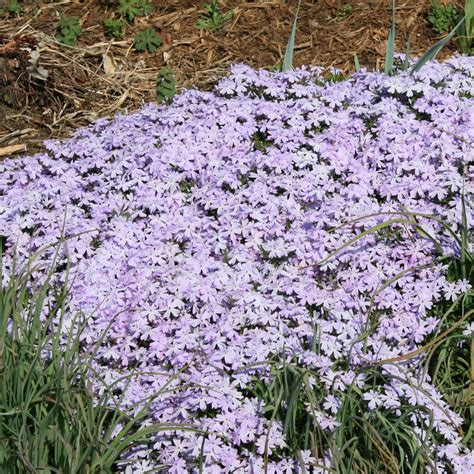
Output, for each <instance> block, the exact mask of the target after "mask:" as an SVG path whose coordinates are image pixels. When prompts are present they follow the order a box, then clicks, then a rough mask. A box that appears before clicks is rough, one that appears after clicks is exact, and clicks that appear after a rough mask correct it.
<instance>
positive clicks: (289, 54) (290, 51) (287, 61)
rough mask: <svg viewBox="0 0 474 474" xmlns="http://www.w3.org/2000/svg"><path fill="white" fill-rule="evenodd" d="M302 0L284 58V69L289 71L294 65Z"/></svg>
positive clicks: (297, 9)
mask: <svg viewBox="0 0 474 474" xmlns="http://www.w3.org/2000/svg"><path fill="white" fill-rule="evenodd" d="M300 5H301V0H298V6H297V8H296V15H295V19H294V21H293V27H292V28H291V34H290V38H289V39H288V44H287V46H286V51H285V57H284V58H283V65H282V68H281V70H282V71H289V70H290V69H291V68H292V67H293V55H294V49H295V37H296V25H297V23H298V15H299V13H300Z"/></svg>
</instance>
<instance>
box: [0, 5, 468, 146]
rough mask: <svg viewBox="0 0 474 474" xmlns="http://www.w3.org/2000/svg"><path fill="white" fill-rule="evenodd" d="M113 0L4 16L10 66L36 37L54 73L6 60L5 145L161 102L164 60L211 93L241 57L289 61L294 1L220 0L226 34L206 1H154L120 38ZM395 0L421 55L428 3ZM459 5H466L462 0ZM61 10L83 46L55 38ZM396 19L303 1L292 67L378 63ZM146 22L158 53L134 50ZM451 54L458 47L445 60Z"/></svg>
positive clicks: (182, 78) (376, 9) (180, 79)
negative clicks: (205, 25) (159, 41)
mask: <svg viewBox="0 0 474 474" xmlns="http://www.w3.org/2000/svg"><path fill="white" fill-rule="evenodd" d="M26 3H28V2H26ZM33 3H36V5H37V4H38V2H33ZM104 3H106V2H102V5H103V4H104ZM109 3H110V4H111V6H110V7H104V6H101V5H100V4H99V2H98V1H97V0H85V2H83V3H80V1H79V0H75V1H73V0H64V1H62V2H59V3H55V4H49V3H48V4H43V3H41V4H40V7H39V8H37V6H36V7H34V6H28V5H25V6H24V14H23V15H22V16H20V17H18V18H9V19H8V21H2V20H1V19H0V62H1V60H2V58H3V66H5V61H11V59H12V57H11V54H10V57H9V56H8V54H5V52H3V54H2V49H1V48H2V47H5V46H6V45H7V44H8V43H9V42H11V41H12V40H13V41H17V43H19V45H20V46H21V47H22V45H23V46H24V41H25V38H33V39H34V40H35V41H36V42H37V43H38V44H39V52H40V59H39V63H38V64H39V66H41V67H42V68H44V69H46V70H47V71H48V78H47V80H46V81H41V80H38V79H34V78H31V77H30V75H29V73H28V72H26V70H25V68H26V66H27V63H26V62H25V61H23V63H24V64H20V65H19V66H18V67H16V68H15V67H13V66H12V65H11V64H10V65H9V68H10V69H9V72H10V82H9V88H8V90H13V92H14V94H13V96H14V97H13V99H14V100H13V103H12V104H11V105H10V106H6V105H5V104H4V103H3V105H2V97H1V96H0V147H2V146H3V147H5V146H11V145H18V144H24V145H26V146H27V148H28V151H29V152H32V151H37V150H40V149H41V146H42V145H41V143H42V140H43V139H45V138H51V137H54V138H59V137H64V136H68V135H70V134H71V133H72V132H73V130H74V129H76V128H77V127H80V126H84V125H87V124H89V123H91V122H93V121H94V120H96V119H97V118H98V117H110V116H113V115H114V114H116V113H117V112H118V111H125V110H128V111H131V110H136V109H138V108H139V107H140V106H141V104H142V103H144V102H147V101H151V100H153V99H154V95H155V80H156V75H157V73H158V71H159V70H160V68H161V67H163V66H165V65H167V66H170V67H171V68H172V69H173V71H174V72H175V75H176V79H177V89H178V91H180V90H182V89H184V88H188V87H197V88H200V89H204V90H209V89H211V88H212V86H213V85H214V84H215V83H216V82H217V81H218V80H219V78H221V77H223V76H224V75H225V74H226V73H227V71H228V68H229V66H230V65H231V64H234V63H237V62H245V63H248V64H250V65H251V66H253V67H256V68H262V67H267V68H268V67H272V66H274V65H276V64H277V63H279V62H281V60H282V58H283V55H284V50H285V46H286V41H287V38H288V35H289V31H290V28H291V23H292V21H293V18H294V13H295V8H296V4H297V1H296V0H291V1H289V2H288V3H286V2H285V1H284V0H273V1H254V2H242V1H233V0H228V1H222V2H221V5H222V6H221V9H222V11H224V12H225V11H227V10H228V9H233V10H234V17H233V19H232V20H231V21H230V22H229V23H228V24H227V25H226V26H225V28H224V29H223V30H222V31H217V32H203V31H200V30H198V29H196V27H195V24H196V21H197V19H198V17H199V15H200V13H201V12H202V10H201V3H205V1H204V0H203V1H202V2H197V1H187V0H163V1H160V0H155V1H152V2H151V3H153V5H154V8H153V14H152V15H151V16H150V17H148V18H141V19H140V18H138V19H136V21H135V24H134V25H131V26H129V27H127V32H126V36H125V39H124V40H123V41H117V40H110V39H109V38H107V37H105V36H104V34H103V28H102V20H103V19H104V18H105V17H108V16H111V14H112V13H113V11H115V8H114V6H113V2H109ZM345 3H350V4H351V5H352V7H353V8H352V13H351V14H350V15H347V16H343V15H342V14H341V7H342V6H343V5H344V4H345ZM397 3H398V7H397V50H398V51H403V50H405V44H406V42H407V41H408V40H410V44H411V51H412V53H413V54H414V55H420V54H421V53H422V52H424V51H425V50H426V49H427V48H428V47H429V46H430V45H432V44H433V43H434V42H435V41H436V39H437V38H436V36H435V35H434V33H433V32H432V31H431V30H430V29H429V28H428V27H427V25H426V16H427V12H428V10H429V8H430V5H431V0H419V1H417V2H414V1H412V0H404V1H402V0H399V1H398V2H397ZM456 3H459V5H460V6H462V4H463V0H456ZM57 12H65V13H67V14H69V15H71V16H77V17H79V18H80V19H81V23H82V26H83V35H82V36H81V37H80V38H79V42H78V45H77V46H76V47H68V46H64V45H61V44H59V43H58V42H57V41H56V40H55V37H54V35H55V28H56V25H57V18H58V15H57ZM390 21H391V0H365V1H364V2H355V1H344V0H308V1H303V2H302V6H301V15H300V20H299V22H298V32H297V37H296V40H297V41H296V47H295V65H296V66H299V65H302V64H307V65H312V64H315V65H322V66H326V67H330V66H333V67H338V68H340V69H342V70H343V71H344V72H345V73H349V72H350V71H352V70H353V68H354V66H353V64H354V62H353V61H354V59H353V58H354V54H357V55H358V57H359V60H360V63H361V64H362V65H363V66H367V67H368V68H376V69H380V68H381V67H382V65H383V57H384V53H385V45H386V39H387V34H388V30H389V27H390ZM145 27H155V28H156V29H157V30H158V31H159V32H160V33H161V34H162V35H163V38H164V39H165V45H164V47H162V48H160V50H159V51H157V52H156V53H155V54H148V53H137V52H135V51H134V50H133V49H132V41H133V36H134V34H136V32H138V31H140V30H141V29H143V28H145ZM17 46H18V45H17ZM454 51H455V44H452V45H451V46H450V47H449V48H446V49H445V50H444V51H443V52H442V54H441V55H440V57H441V58H443V57H447V56H449V55H451V54H453V52H454ZM13 56H14V55H13ZM20 62H21V61H20ZM1 66H2V64H0V86H1V84H2V83H1V81H2V74H3V78H4V79H5V74H7V73H6V72H5V71H7V72H8V68H5V67H3V70H2V67H1ZM11 74H13V77H14V79H13V80H12V79H11ZM7 82H8V81H7ZM4 84H5V80H4ZM18 149H20V148H18Z"/></svg>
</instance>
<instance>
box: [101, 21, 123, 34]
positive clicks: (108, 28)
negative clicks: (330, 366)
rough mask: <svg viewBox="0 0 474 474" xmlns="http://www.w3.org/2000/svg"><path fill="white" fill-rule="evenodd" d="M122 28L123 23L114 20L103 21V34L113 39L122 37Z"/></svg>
mask: <svg viewBox="0 0 474 474" xmlns="http://www.w3.org/2000/svg"><path fill="white" fill-rule="evenodd" d="M124 26H125V25H124V22H123V21H122V20H119V19H116V18H106V19H105V20H104V30H105V33H106V34H107V35H108V36H113V37H114V38H123V37H124Z"/></svg>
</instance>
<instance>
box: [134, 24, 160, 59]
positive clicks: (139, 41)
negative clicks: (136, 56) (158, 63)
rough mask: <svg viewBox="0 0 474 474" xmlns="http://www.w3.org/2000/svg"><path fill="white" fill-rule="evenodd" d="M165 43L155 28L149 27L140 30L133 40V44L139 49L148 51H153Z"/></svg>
mask: <svg viewBox="0 0 474 474" xmlns="http://www.w3.org/2000/svg"><path fill="white" fill-rule="evenodd" d="M162 44H163V40H162V38H161V36H158V35H157V33H156V30H155V29H154V28H147V29H146V30H143V31H140V33H138V34H137V35H136V36H135V38H134V41H133V45H134V47H135V49H136V50H137V51H148V52H150V53H153V52H154V51H156V50H157V49H158V48H159V47H160V46H161V45H162Z"/></svg>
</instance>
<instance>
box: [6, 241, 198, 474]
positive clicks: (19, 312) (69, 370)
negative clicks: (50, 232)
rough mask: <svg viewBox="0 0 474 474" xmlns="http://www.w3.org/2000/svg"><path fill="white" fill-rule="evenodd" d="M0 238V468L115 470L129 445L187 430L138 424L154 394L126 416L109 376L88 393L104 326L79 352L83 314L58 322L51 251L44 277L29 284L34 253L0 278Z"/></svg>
mask: <svg viewBox="0 0 474 474" xmlns="http://www.w3.org/2000/svg"><path fill="white" fill-rule="evenodd" d="M1 243H2V246H0V282H2V281H3V282H5V283H4V284H3V286H2V287H1V288H0V380H1V383H0V473H5V474H6V473H8V474H28V473H31V474H37V473H43V474H52V473H68V474H86V473H91V474H92V473H111V472H117V463H118V461H120V460H121V459H122V458H123V456H124V455H125V454H126V453H127V452H128V451H129V450H130V449H131V448H132V447H133V448H137V447H140V446H143V447H144V448H145V449H147V448H148V444H149V437H150V435H151V434H153V433H156V432H159V431H164V430H177V429H188V430H189V429H192V428H191V427H190V426H189V425H176V424H154V425H148V426H147V427H145V428H142V427H141V423H142V422H143V420H145V419H146V417H147V416H148V407H149V406H150V403H151V402H152V401H153V400H155V399H156V397H153V398H152V399H150V400H142V401H141V402H140V403H141V406H142V408H141V409H140V410H138V412H136V413H135V415H134V416H133V417H131V416H129V415H127V414H126V413H124V412H123V411H122V410H121V409H120V408H119V407H118V403H119V402H120V398H121V397H119V396H115V397H114V395H113V393H114V392H116V390H115V387H114V385H115V383H116V382H114V383H113V384H110V385H105V384H104V385H103V387H104V392H103V395H102V396H100V397H98V396H97V397H96V396H94V393H93V391H92V388H91V385H90V384H91V381H92V380H94V379H95V380H98V377H96V374H95V371H94V369H93V368H92V366H91V365H92V361H93V359H94V357H95V355H96V351H97V349H98V347H99V346H100V344H101V342H102V340H103V338H104V334H105V332H106V331H107V329H108V328H106V330H105V331H104V334H102V335H98V341H97V342H96V344H95V346H93V347H92V348H89V351H87V352H86V351H85V350H84V348H83V347H82V346H83V344H82V342H81V334H82V332H83V330H84V328H85V326H86V320H85V318H84V317H83V316H82V315H78V316H76V317H73V318H72V321H71V326H70V329H65V326H64V321H65V320H66V318H67V299H68V286H67V283H65V284H64V285H62V286H59V287H58V286H57V285H54V284H53V283H52V276H53V275H54V273H55V272H56V268H57V267H56V265H55V264H54V262H55V261H56V257H57V253H56V255H55V257H54V259H53V264H52V266H51V268H49V271H48V274H47V278H46V281H45V282H44V283H43V284H42V285H37V287H33V285H32V283H33V282H34V275H35V272H37V271H38V269H39V264H38V263H36V257H37V256H38V255H39V254H37V255H36V256H32V257H31V258H30V260H29V261H28V262H26V264H25V265H24V266H21V267H20V266H19V265H18V264H15V263H14V266H13V269H12V271H11V272H9V275H10V278H9V280H5V279H4V278H3V276H4V275H3V255H4V254H3V250H2V248H3V242H1ZM36 274H37V273H36ZM66 280H67V278H66ZM136 375H137V374H136V373H135V372H132V373H130V374H129V375H127V376H124V377H122V379H121V381H124V380H125V381H128V380H131V379H132V378H133V377H135V376H136ZM117 382H118V381H117ZM166 389H167V386H165V387H163V389H162V390H160V391H159V393H164V392H165V391H166ZM159 393H158V394H157V396H158V395H159ZM131 409H133V407H131ZM114 431H115V432H116V433H117V434H114Z"/></svg>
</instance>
